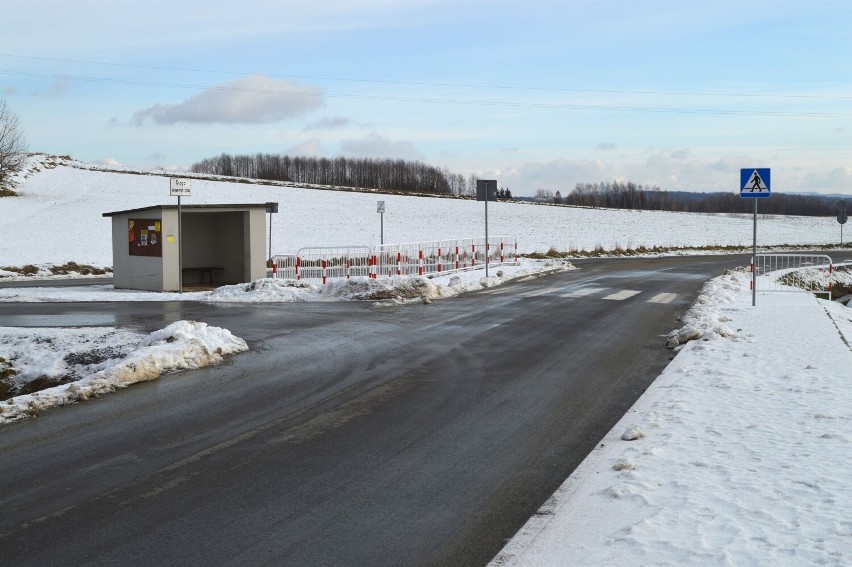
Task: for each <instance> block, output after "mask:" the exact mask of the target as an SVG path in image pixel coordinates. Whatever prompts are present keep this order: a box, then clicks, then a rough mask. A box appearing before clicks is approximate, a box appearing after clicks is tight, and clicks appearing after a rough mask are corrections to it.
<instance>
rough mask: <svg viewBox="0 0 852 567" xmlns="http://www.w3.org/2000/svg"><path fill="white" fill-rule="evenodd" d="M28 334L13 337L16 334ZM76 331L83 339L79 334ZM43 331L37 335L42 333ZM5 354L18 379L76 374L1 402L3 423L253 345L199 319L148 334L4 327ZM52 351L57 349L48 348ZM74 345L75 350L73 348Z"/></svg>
mask: <svg viewBox="0 0 852 567" xmlns="http://www.w3.org/2000/svg"><path fill="white" fill-rule="evenodd" d="M15 333H18V334H21V335H26V336H27V339H28V340H25V341H19V340H7V339H9V338H11V337H7V336H6V335H10V334H15ZM72 333H76V334H77V335H78V336H79V337H80V340H79V341H76V342H75V341H74V340H73V338H72V337H73V334H72ZM36 335H37V336H36ZM0 337H2V343H1V344H2V346H0V349H2V353H3V355H2V357H3V358H4V359H5V360H6V362H7V363H10V364H11V368H13V369H14V370H15V371H16V372H17V373H18V374H17V375H15V376H14V379H15V380H24V381H26V380H28V379H29V380H32V379H36V378H38V377H48V378H49V377H54V378H56V377H61V378H63V379H72V380H73V379H75V374H78V375H80V374H83V373H85V372H86V371H93V370H94V373H92V374H88V375H84V376H82V377H80V378H79V379H76V380H74V381H73V382H71V383H69V384H63V385H60V386H55V387H52V388H48V389H46V390H41V391H38V392H35V393H32V394H25V395H21V396H16V397H14V398H10V399H8V400H6V401H5V402H0V423H8V422H12V421H17V420H19V419H24V418H27V417H32V416H35V415H37V414H38V412H39V411H41V410H43V409H46V408H50V407H55V406H61V405H66V404H70V403H74V402H77V401H82V400H87V399H89V398H92V397H97V396H98V395H100V394H104V393H107V392H112V391H114V390H117V389H119V388H125V387H127V386H129V385H130V384H134V383H136V382H143V381H146V380H154V379H156V378H158V377H159V376H160V375H161V374H163V373H165V372H172V371H177V370H184V369H190V368H201V367H203V366H209V365H211V364H218V363H219V362H221V361H222V360H223V356H224V355H227V354H234V353H238V352H243V351H246V350H248V345H247V344H246V342H245V341H244V340H243V339H241V338H239V337H235V336H234V335H232V334H231V332H230V331H228V330H227V329H222V328H219V327H210V326H208V325H207V324H206V323H201V322H197V321H177V322H175V323H172V324H171V325H169V326H168V327H165V328H164V329H161V330H159V331H155V332H153V333H151V334H149V335H147V336H140V335H137V334H134V333H132V332H129V331H125V330H121V329H115V328H109V329H102V330H97V331H92V330H87V331H83V330H81V329H74V330H57V329H17V330H16V329H8V328H3V329H0ZM49 351H52V354H48V352H49ZM69 351H70V352H69Z"/></svg>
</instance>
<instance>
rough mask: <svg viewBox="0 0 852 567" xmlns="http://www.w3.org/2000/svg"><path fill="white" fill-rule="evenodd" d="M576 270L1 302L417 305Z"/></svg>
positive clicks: (63, 294)
mask: <svg viewBox="0 0 852 567" xmlns="http://www.w3.org/2000/svg"><path fill="white" fill-rule="evenodd" d="M572 269H574V266H573V264H571V263H570V262H567V261H564V260H531V259H527V258H521V259H520V262H519V264H518V265H517V266H499V267H492V268H491V269H490V270H489V272H490V273H489V277H488V278H486V277H485V270H469V271H466V272H458V273H453V274H448V275H445V276H440V277H433V278H426V277H420V276H402V277H394V278H379V279H369V278H365V277H360V278H351V279H349V280H345V279H341V280H329V282H328V283H327V284H325V285H322V284H315V283H310V282H304V281H296V280H284V279H273V278H263V279H259V280H256V281H254V282H251V283H244V284H235V285H226V286H222V287H219V288H216V289H215V290H213V291H195V292H187V293H182V294H180V293H176V292H150V291H134V290H126V289H115V288H113V287H112V286H111V285H93V286H80V287H9V288H0V303H2V302H18V303H27V302H89V301H207V302H215V303H263V302H268V303H291V302H297V301H358V300H392V301H395V302H406V301H418V300H421V301H422V300H423V299H435V298H442V297H454V296H456V295H459V294H461V293H464V292H468V291H475V290H477V289H482V288H486V287H493V286H496V285H501V284H503V283H506V282H508V281H511V280H513V279H516V278H521V277H525V276H533V275H540V274H544V273H549V272H553V271H564V270H572Z"/></svg>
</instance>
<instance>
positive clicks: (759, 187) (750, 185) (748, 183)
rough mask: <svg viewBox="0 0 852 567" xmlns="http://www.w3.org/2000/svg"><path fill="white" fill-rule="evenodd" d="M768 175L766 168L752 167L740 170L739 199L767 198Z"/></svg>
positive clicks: (768, 193) (768, 192) (768, 188)
mask: <svg viewBox="0 0 852 567" xmlns="http://www.w3.org/2000/svg"><path fill="white" fill-rule="evenodd" d="M770 194H771V190H770V175H769V168H768V167H754V168H751V167H750V168H748V169H741V170H740V197H745V198H748V199H756V198H759V197H769V195H770Z"/></svg>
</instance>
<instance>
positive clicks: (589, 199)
mask: <svg viewBox="0 0 852 567" xmlns="http://www.w3.org/2000/svg"><path fill="white" fill-rule="evenodd" d="M534 200H536V201H539V202H542V201H545V202H553V203H557V204H563V205H577V206H584V207H606V208H612V209H641V210H652V211H682V212H689V213H750V212H752V211H753V210H754V203H753V202H752V200H751V199H744V198H742V197H740V196H739V193H733V192H731V193H690V192H686V191H661V190H660V188H659V187H656V186H651V187H645V186H642V185H637V184H635V183H631V182H619V181H613V182H603V183H578V184H577V185H576V187H575V188H574V190H573V191H571V192H570V193H568V195H566V196H564V197H563V196H562V195H561V194H560V192H559V191H557V192H556V193H553V192H551V191H547V190H542V189H539V190H538V192H537V193H536V196H535V197H534ZM759 201H760V203H758V211H759V212H760V213H761V214H769V215H801V216H812V217H822V216H833V215H836V214H837V205H838V199H836V198H828V197H820V196H815V195H790V194H784V193H773V194H772V197H770V198H768V199H759Z"/></svg>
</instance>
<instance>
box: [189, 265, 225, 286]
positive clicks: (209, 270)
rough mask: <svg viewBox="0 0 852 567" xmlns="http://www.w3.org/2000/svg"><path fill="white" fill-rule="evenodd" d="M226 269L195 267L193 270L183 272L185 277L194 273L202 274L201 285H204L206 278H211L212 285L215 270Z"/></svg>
mask: <svg viewBox="0 0 852 567" xmlns="http://www.w3.org/2000/svg"><path fill="white" fill-rule="evenodd" d="M224 269H225V268H219V267H217V266H195V267H192V268H184V269H183V270H181V271H182V272H183V274H184V275H186V274H187V273H192V272H200V273H201V283H204V279H205V278H204V276H207V278H209V280H210V283H213V272H214V271H215V270H224Z"/></svg>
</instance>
